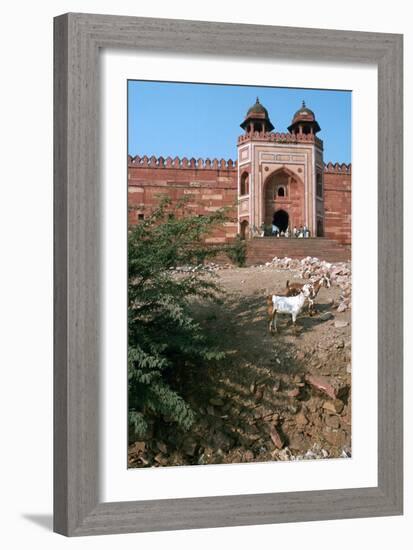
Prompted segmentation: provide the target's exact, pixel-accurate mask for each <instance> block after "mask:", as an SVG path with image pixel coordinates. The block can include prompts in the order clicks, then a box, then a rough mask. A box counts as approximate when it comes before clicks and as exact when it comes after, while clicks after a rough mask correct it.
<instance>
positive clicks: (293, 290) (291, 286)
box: [285, 274, 331, 315]
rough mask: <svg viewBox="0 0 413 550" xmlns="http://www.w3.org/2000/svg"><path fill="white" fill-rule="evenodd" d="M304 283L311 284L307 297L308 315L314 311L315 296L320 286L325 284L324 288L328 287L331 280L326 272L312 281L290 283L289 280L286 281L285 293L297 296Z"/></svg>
mask: <svg viewBox="0 0 413 550" xmlns="http://www.w3.org/2000/svg"><path fill="white" fill-rule="evenodd" d="M306 284H311V286H312V293H311V295H310V297H309V298H308V313H309V314H310V315H314V314H315V312H316V309H315V299H316V298H317V294H318V292H319V290H320V288H321V287H322V286H325V287H326V288H330V286H331V282H330V277H329V276H328V275H326V274H323V275H322V276H321V277H320V278H319V279H317V280H316V281H314V282H313V283H290V281H287V282H286V285H285V286H286V288H287V291H286V295H287V296H297V294H299V293H300V292H301V291H302V288H303V287H304V286H305V285H306Z"/></svg>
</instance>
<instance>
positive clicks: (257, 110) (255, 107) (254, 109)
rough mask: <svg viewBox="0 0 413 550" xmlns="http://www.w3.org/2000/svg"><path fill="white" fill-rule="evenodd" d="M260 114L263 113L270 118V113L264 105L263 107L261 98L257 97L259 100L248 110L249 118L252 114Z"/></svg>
mask: <svg viewBox="0 0 413 550" xmlns="http://www.w3.org/2000/svg"><path fill="white" fill-rule="evenodd" d="M258 113H262V114H263V115H265V116H266V117H267V118H268V111H267V109H266V108H265V107H264V106H263V105H261V103H260V100H259V97H258V96H257V99H256V101H255V103H254V105H252V106H251V107H250V108H249V109H248V112H247V116H248V115H251V114H258Z"/></svg>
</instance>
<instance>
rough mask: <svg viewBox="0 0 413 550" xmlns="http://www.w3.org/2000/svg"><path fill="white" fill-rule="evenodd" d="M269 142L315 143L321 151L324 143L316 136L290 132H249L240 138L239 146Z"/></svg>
mask: <svg viewBox="0 0 413 550" xmlns="http://www.w3.org/2000/svg"><path fill="white" fill-rule="evenodd" d="M250 140H254V141H269V142H272V143H314V144H316V145H317V146H318V147H319V148H320V149H322V148H323V141H322V140H321V139H319V138H318V137H317V136H316V135H315V134H310V133H309V134H300V133H297V134H290V133H289V132H247V133H245V134H242V135H241V136H239V137H238V144H240V143H244V142H246V141H250Z"/></svg>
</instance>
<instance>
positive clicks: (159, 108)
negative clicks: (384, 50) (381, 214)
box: [128, 80, 351, 163]
mask: <svg viewBox="0 0 413 550" xmlns="http://www.w3.org/2000/svg"><path fill="white" fill-rule="evenodd" d="M257 96H258V97H259V99H260V102H261V103H262V104H263V105H264V107H266V108H267V110H268V112H269V116H270V119H271V122H272V123H273V125H274V126H275V131H278V132H286V131H287V126H289V125H290V124H291V119H292V116H293V114H294V113H295V111H297V110H298V109H299V108H300V107H301V103H302V101H303V100H304V101H305V102H306V105H307V107H309V108H310V109H312V110H313V111H314V113H315V115H316V119H317V121H318V123H319V125H320V126H321V132H320V133H319V134H317V135H318V137H320V138H321V139H322V140H323V141H324V161H325V162H329V161H332V162H346V163H348V162H351V92H349V91H335V90H310V89H303V88H269V87H260V86H227V85H216V84H186V83H171V82H147V81H137V80H130V81H128V152H129V154H131V155H133V156H134V155H140V156H143V155H147V156H152V155H155V156H157V157H158V156H163V157H165V158H166V157H167V156H171V157H172V158H173V157H175V156H179V157H183V156H186V157H188V158H191V157H195V158H200V157H201V158H207V157H209V158H215V157H217V158H219V159H220V158H225V159H228V158H232V159H234V160H235V159H236V143H237V137H238V136H239V135H240V134H242V133H243V130H242V129H241V128H240V126H239V125H240V123H241V122H242V121H243V119H244V117H245V114H246V112H247V110H248V108H249V107H250V106H251V105H252V104H254V103H255V99H256V97H257Z"/></svg>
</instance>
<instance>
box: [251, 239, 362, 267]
mask: <svg viewBox="0 0 413 550" xmlns="http://www.w3.org/2000/svg"><path fill="white" fill-rule="evenodd" d="M275 256H278V257H279V258H283V257H284V256H288V257H289V258H305V257H306V256H315V257H317V258H319V259H320V260H326V261H328V262H345V261H349V260H350V259H351V250H350V247H348V246H344V245H342V244H340V243H338V242H337V241H334V240H332V239H326V238H324V237H323V238H311V239H295V238H290V239H286V238H282V237H280V238H276V237H263V238H254V239H251V240H249V241H247V262H246V265H247V266H249V265H254V264H258V263H266V262H269V261H271V260H272V259H273V258H274V257H275Z"/></svg>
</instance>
